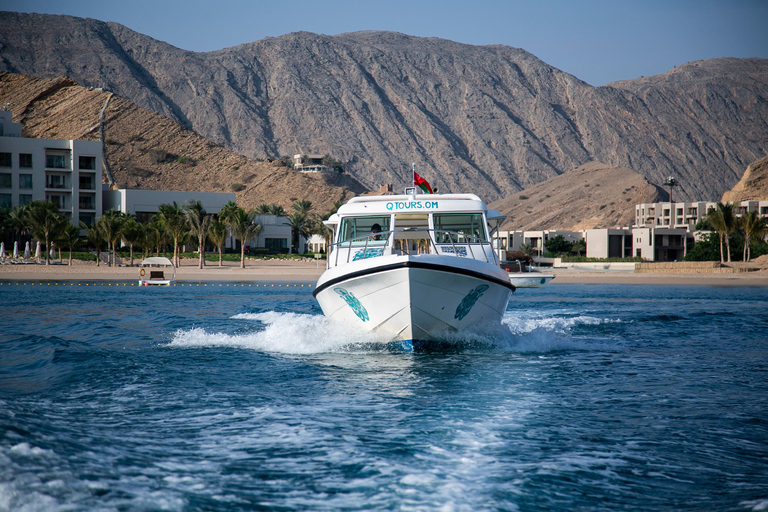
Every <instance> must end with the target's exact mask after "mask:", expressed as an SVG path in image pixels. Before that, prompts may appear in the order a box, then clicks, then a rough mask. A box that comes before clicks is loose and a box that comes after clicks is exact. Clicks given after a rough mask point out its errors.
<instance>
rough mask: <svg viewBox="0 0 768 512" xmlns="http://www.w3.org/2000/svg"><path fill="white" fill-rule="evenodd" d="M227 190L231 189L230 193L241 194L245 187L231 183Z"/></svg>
mask: <svg viewBox="0 0 768 512" xmlns="http://www.w3.org/2000/svg"><path fill="white" fill-rule="evenodd" d="M229 188H231V189H232V192H242V191H243V190H245V185H243V184H242V183H233V184H231V185H230V186H229Z"/></svg>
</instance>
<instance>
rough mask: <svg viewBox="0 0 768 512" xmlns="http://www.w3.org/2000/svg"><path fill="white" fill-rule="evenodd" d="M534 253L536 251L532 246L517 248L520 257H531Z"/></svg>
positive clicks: (526, 245) (521, 245)
mask: <svg viewBox="0 0 768 512" xmlns="http://www.w3.org/2000/svg"><path fill="white" fill-rule="evenodd" d="M534 252H535V250H534V248H533V246H532V245H531V244H520V247H518V248H517V253H518V254H519V255H520V256H526V257H530V256H531V255H533V254H534Z"/></svg>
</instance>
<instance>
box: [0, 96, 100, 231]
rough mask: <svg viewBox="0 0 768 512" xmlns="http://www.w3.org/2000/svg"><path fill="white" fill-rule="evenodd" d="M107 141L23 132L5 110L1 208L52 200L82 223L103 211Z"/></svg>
mask: <svg viewBox="0 0 768 512" xmlns="http://www.w3.org/2000/svg"><path fill="white" fill-rule="evenodd" d="M101 169H102V156H101V143H100V142H96V141H83V140H55V139H33V138H28V137H22V136H21V123H14V122H13V121H12V115H11V112H10V111H8V110H2V111H0V207H14V206H20V205H24V204H27V203H29V202H32V201H36V200H44V201H51V202H53V203H55V204H56V205H57V206H58V208H59V213H61V214H62V215H63V216H65V217H67V218H68V219H70V221H71V222H72V223H73V224H74V225H76V226H79V225H80V222H83V223H85V224H86V225H88V226H90V225H91V224H93V223H94V222H95V220H96V217H97V216H100V215H101V211H102V204H101V172H102V171H101Z"/></svg>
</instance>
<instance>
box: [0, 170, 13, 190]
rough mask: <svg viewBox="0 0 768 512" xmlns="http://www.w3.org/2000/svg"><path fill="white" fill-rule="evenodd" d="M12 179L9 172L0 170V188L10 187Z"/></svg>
mask: <svg viewBox="0 0 768 512" xmlns="http://www.w3.org/2000/svg"><path fill="white" fill-rule="evenodd" d="M12 187H13V181H12V179H11V173H9V172H0V188H12Z"/></svg>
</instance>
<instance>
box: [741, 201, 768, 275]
mask: <svg viewBox="0 0 768 512" xmlns="http://www.w3.org/2000/svg"><path fill="white" fill-rule="evenodd" d="M739 224H740V225H741V229H743V230H744V258H743V259H744V261H745V262H746V261H749V260H750V259H751V257H752V255H751V254H750V247H749V245H750V243H751V242H752V239H762V238H763V237H764V236H765V234H766V233H768V225H766V223H765V217H761V216H760V214H758V213H757V212H756V211H754V210H753V211H751V212H747V213H746V214H745V215H744V216H743V217H741V219H740V222H739Z"/></svg>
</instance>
